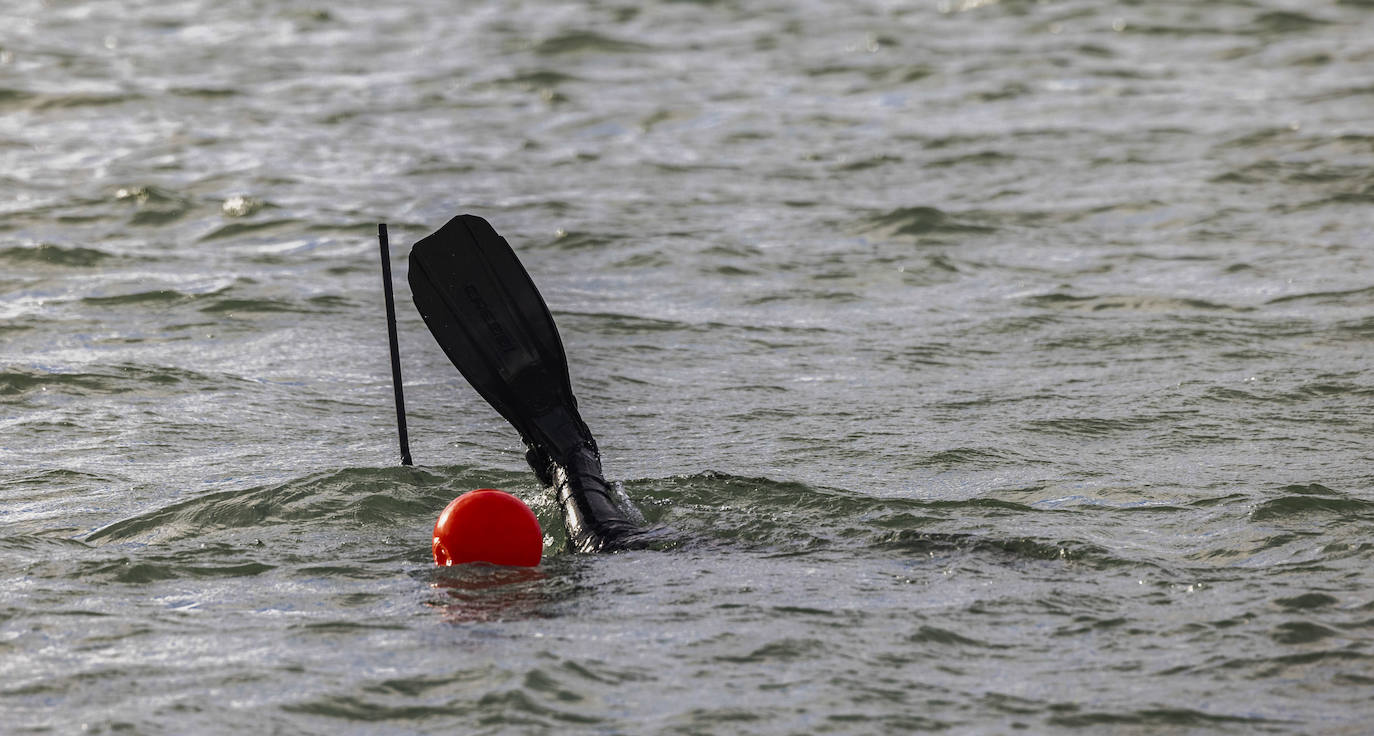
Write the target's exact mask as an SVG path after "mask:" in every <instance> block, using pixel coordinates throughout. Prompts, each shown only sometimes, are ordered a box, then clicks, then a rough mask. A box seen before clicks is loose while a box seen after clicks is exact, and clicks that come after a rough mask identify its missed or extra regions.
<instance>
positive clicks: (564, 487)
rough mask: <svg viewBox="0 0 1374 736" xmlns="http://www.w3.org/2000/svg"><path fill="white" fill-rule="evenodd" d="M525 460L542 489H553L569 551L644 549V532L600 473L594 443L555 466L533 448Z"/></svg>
mask: <svg viewBox="0 0 1374 736" xmlns="http://www.w3.org/2000/svg"><path fill="white" fill-rule="evenodd" d="M525 459H526V460H527V461H529V464H530V467H531V468H533V469H534V472H535V474H536V475H538V476H539V480H540V481H541V482H542V483H543V484H544V485H546V486H553V488H554V493H555V494H556V495H557V497H558V505H559V506H560V507H562V510H563V524H564V526H565V528H566V529H567V532H568V547H569V548H570V549H572V550H574V551H577V552H613V551H615V550H621V549H635V548H639V547H643V546H645V542H647V539H646V538H645V537H644V536H643V535H644V532H645V531H646V530H645V529H644V528H643V527H642V526H641V525H640V524H639V523H637V522H635V521H634V520H632V519H631V517H630V514H629V513H628V512H627V511H626V510H625V509H624V508H622V507H621V505H620V504H619V503H618V502H617V501H616V498H615V494H614V493H613V492H612V490H611V487H610V484H609V483H607V482H606V478H605V476H604V475H603V473H602V471H601V453H600V452H599V451H598V450H597V449H596V443H595V442H594V441H591V440H587V441H584V442H582V443H581V444H579V445H577V446H576V447H574V448H573V449H572V450H571V451H569V452H568V453H566V454H565V456H564V457H563V458H562V459H561V460H560V461H558V462H555V461H554V460H552V459H551V458H550V457H549V455H548V453H546V452H544V451H542V450H541V449H539V448H538V447H535V446H531V447H530V449H529V451H528V452H526V453H525Z"/></svg>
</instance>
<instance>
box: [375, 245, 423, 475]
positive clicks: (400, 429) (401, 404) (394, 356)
mask: <svg viewBox="0 0 1374 736" xmlns="http://www.w3.org/2000/svg"><path fill="white" fill-rule="evenodd" d="M377 240H378V242H379V243H381V246H382V291H384V292H385V293H386V332H387V337H388V338H390V340H391V385H392V387H393V388H395V389H396V434H397V436H399V437H400V439H401V464H402V465H414V464H415V463H413V462H411V460H410V438H409V437H408V436H406V399H405V395H404V394H403V393H402V391H401V348H400V346H399V345H398V344H397V343H396V301H395V299H393V298H392V296H391V246H390V245H389V244H388V243H387V239H386V223H385V222H383V223H381V224H379V225H378V226H377Z"/></svg>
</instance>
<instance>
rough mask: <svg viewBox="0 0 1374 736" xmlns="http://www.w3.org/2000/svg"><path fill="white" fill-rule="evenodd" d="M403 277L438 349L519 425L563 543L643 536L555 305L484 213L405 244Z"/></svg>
mask: <svg viewBox="0 0 1374 736" xmlns="http://www.w3.org/2000/svg"><path fill="white" fill-rule="evenodd" d="M409 280H410V290H411V293H412V294H413V295H414V298H415V306H416V308H417V309H419V310H420V316H421V317H423V318H424V320H425V324H426V325H428V326H429V330H430V332H432V333H433V334H434V338H435V339H436V340H438V341H439V345H440V347H442V348H443V349H444V353H445V354H447V355H448V357H449V360H451V361H453V364H454V365H455V366H457V367H458V370H459V371H460V372H461V373H462V374H463V376H464V377H465V378H467V380H468V382H469V383H471V384H472V386H473V388H475V389H477V393H479V394H481V395H482V398H484V399H486V400H487V403H489V404H491V406H492V408H494V409H496V411H497V412H499V413H500V414H501V416H503V417H505V418H506V421H508V422H510V423H511V425H512V426H514V427H515V429H516V430H517V431H518V432H520V436H521V438H522V439H523V440H524V441H525V444H526V446H527V447H528V448H529V451H528V452H527V453H526V456H525V457H526V459H527V460H528V461H529V463H530V467H532V468H533V469H534V471H535V473H536V474H537V475H538V476H539V479H540V481H542V482H543V483H544V484H545V485H551V486H554V488H555V489H556V492H557V496H558V502H559V504H560V506H561V507H562V509H563V521H564V525H565V526H566V527H567V531H568V544H569V546H570V547H571V548H572V549H574V550H577V551H579V552H599V551H609V550H615V549H623V548H628V547H637V546H640V545H639V544H638V543H637V539H638V538H639V537H640V535H641V533H642V532H643V531H644V530H643V529H642V527H641V526H640V525H639V524H638V523H636V522H635V521H633V520H632V518H631V515H630V513H629V512H627V510H626V509H624V508H622V507H621V505H620V504H619V503H617V501H616V498H615V496H614V494H613V492H612V490H611V488H610V486H609V484H607V483H606V479H605V477H604V475H603V473H602V470H601V453H600V451H599V450H598V449H597V446H596V440H595V439H594V438H593V437H592V433H591V430H590V429H588V428H587V424H586V422H584V421H582V416H581V415H580V414H579V413H578V411H577V399H576V398H574V397H573V392H572V382H571V380H570V379H569V376H568V359H567V356H566V355H565V353H564V352H563V341H562V340H561V339H560V338H559V335H558V328H557V326H556V325H555V324H554V321H553V315H551V314H549V309H548V307H547V306H546V305H545V304H544V299H543V297H542V296H540V294H539V290H538V289H537V288H535V286H534V281H533V280H531V279H530V276H529V273H528V272H526V271H525V268H524V266H522V265H521V264H520V260H519V259H518V258H516V256H515V252H514V251H513V250H511V247H510V245H509V244H508V243H507V242H506V240H505V238H502V237H501V236H500V235H498V234H497V233H496V231H495V230H494V229H492V227H491V225H490V224H489V223H488V222H487V221H486V220H484V219H482V218H480V217H477V216H474V215H459V216H458V217H455V218H453V219H452V220H449V222H448V224H446V225H444V226H443V227H442V228H440V229H439V230H438V231H437V232H435V233H434V234H432V235H430V236H428V237H426V238H424V239H423V240H421V241H420V242H418V243H416V244H415V245H414V247H413V248H411V251H410V277H409Z"/></svg>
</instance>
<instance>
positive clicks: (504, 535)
mask: <svg viewBox="0 0 1374 736" xmlns="http://www.w3.org/2000/svg"><path fill="white" fill-rule="evenodd" d="M433 546H434V564H436V565H440V566H447V565H461V564H463V563H466V562H489V563H491V564H493V565H512V566H516V567H534V566H535V565H538V564H539V559H540V558H541V557H542V556H543V554H544V532H543V531H542V530H541V529H540V528H539V519H537V518H535V516H534V512H533V511H530V507H529V506H526V505H525V503H524V502H523V501H521V500H520V499H518V498H516V497H515V496H512V495H510V494H509V493H506V492H505V491H498V490H496V489H494V488H481V489H478V490H475V491H468V492H467V493H464V494H463V495H461V496H459V497H458V498H455V499H453V501H451V502H450V503H449V505H448V506H446V507H445V508H444V510H443V512H442V513H440V514H439V520H438V521H436V522H435V523H434V545H433Z"/></svg>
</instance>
